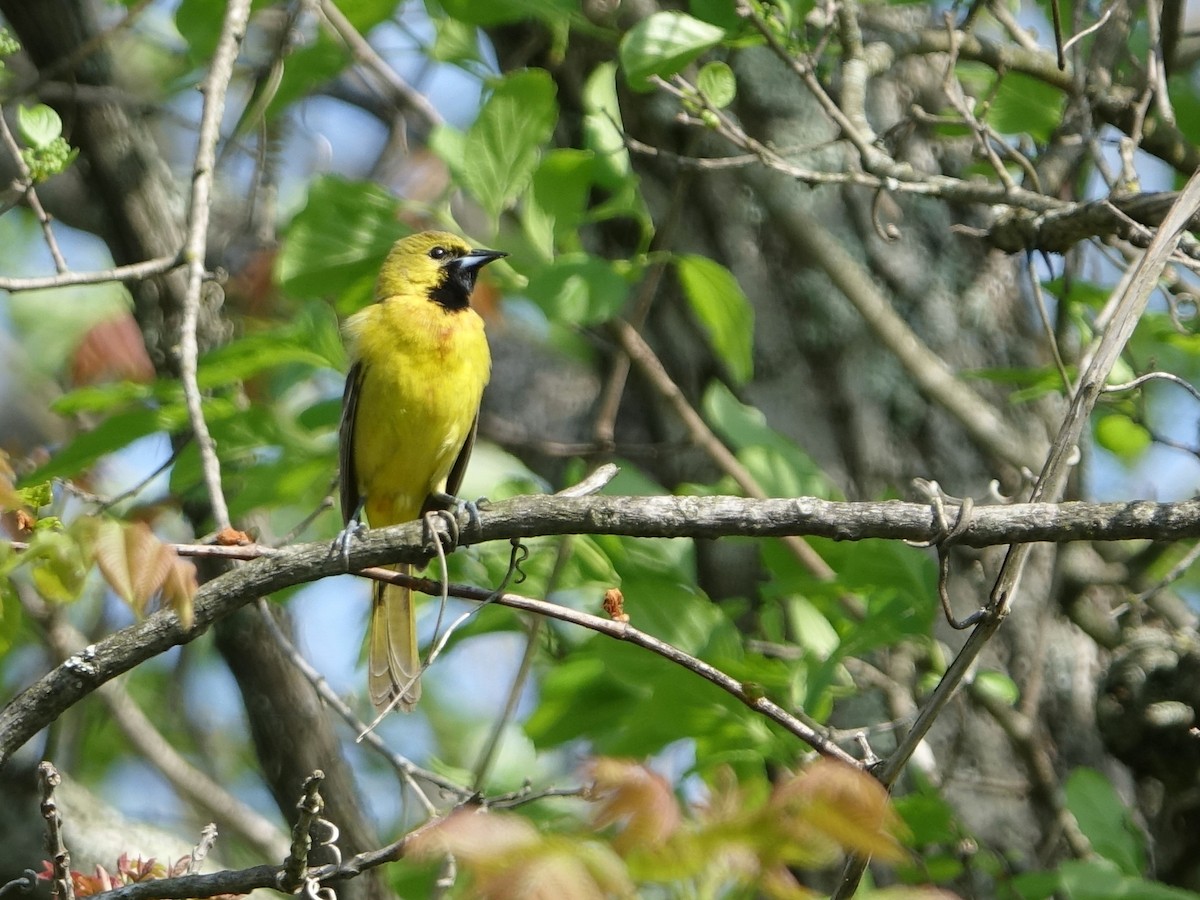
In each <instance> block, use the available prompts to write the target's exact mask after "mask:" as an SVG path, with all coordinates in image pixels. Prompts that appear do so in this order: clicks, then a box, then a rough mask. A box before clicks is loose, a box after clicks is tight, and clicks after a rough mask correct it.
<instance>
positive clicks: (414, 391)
mask: <svg viewBox="0 0 1200 900" xmlns="http://www.w3.org/2000/svg"><path fill="white" fill-rule="evenodd" d="M346 337H347V339H348V343H349V346H350V354H351V357H352V358H353V359H357V360H359V361H361V363H362V381H361V383H360V387H359V391H360V393H359V397H358V410H357V415H356V417H355V423H354V465H355V469H356V471H357V474H358V483H359V486H360V488H361V490H362V493H364V494H365V495H366V497H367V507H366V510H367V519H368V521H369V522H370V524H371V526H372V527H376V528H377V527H380V526H384V525H393V524H396V523H399V522H407V521H410V520H412V519H415V518H416V517H417V516H418V515H419V514H420V512H421V506H422V505H423V504H424V502H425V498H426V497H427V496H428V495H429V494H430V493H432V492H435V491H443V490H445V485H446V477H447V476H448V475H449V473H450V469H451V467H452V466H453V465H454V461H455V459H457V457H458V454H459V451H460V450H461V449H462V447H463V444H464V443H465V442H466V440H467V437H468V436H469V435H470V433H471V427H472V425H473V424H474V421H475V415H476V413H477V411H478V410H479V402H480V399H481V397H482V395H483V388H484V386H485V385H486V384H487V381H488V377H489V375H490V373H491V355H490V353H489V352H488V345H487V339H486V338H485V337H484V333H483V320H482V319H480V318H479V316H478V314H476V313H475V311H474V310H472V309H470V308H469V307H465V308H462V309H447V308H446V307H443V306H441V305H439V304H437V303H435V302H432V301H431V300H429V299H428V298H427V297H425V296H421V297H405V296H400V297H389V298H386V299H384V300H381V301H379V302H378V303H375V304H372V305H371V306H369V307H367V308H366V309H364V310H362V311H361V312H359V313H357V314H355V315H354V316H352V317H351V318H350V319H349V320H348V321H347V322H346Z"/></svg>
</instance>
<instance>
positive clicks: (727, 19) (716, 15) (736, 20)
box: [688, 0, 742, 31]
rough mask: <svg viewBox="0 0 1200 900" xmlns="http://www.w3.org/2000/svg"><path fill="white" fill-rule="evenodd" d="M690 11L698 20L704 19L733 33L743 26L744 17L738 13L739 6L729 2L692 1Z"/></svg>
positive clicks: (721, 0)
mask: <svg viewBox="0 0 1200 900" xmlns="http://www.w3.org/2000/svg"><path fill="white" fill-rule="evenodd" d="M688 9H690V10H691V11H692V15H694V16H695V17H696V18H697V19H703V20H704V21H705V22H709V23H711V24H713V25H716V26H718V27H720V28H724V29H725V30H726V31H733V30H735V29H737V28H739V27H740V26H741V25H742V17H741V16H739V15H738V13H737V4H735V3H730V2H729V0H691V2H690V3H689V4H688Z"/></svg>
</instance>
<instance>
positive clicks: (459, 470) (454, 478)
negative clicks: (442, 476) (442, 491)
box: [446, 412, 479, 497]
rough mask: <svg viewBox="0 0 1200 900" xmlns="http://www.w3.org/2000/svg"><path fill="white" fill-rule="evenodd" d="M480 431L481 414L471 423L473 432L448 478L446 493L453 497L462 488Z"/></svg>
mask: <svg viewBox="0 0 1200 900" xmlns="http://www.w3.org/2000/svg"><path fill="white" fill-rule="evenodd" d="M477 431H479V413H478V412H477V413H475V421H474V422H472V423H471V432H470V434H468V435H467V439H466V440H465V441H463V445H462V449H461V450H459V451H458V459H456V460H454V465H453V466H451V467H450V474H449V475H447V476H446V493H447V494H449V495H450V496H452V497H457V496H458V489H459V487H461V486H462V480H463V474H464V473H465V472H466V471H467V462H468V461H470V459H471V451H472V450H473V449H474V448H475V433H476V432H477Z"/></svg>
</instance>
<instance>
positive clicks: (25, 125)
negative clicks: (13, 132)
mask: <svg viewBox="0 0 1200 900" xmlns="http://www.w3.org/2000/svg"><path fill="white" fill-rule="evenodd" d="M17 127H18V128H19V129H20V132H21V137H22V138H24V139H25V142H26V143H28V144H29V145H31V146H33V147H48V146H49V145H50V144H52V143H53V142H54V140H55V138H58V137H60V136H61V135H62V119H61V118H59V115H58V113H56V112H55V111H54V110H53V109H51V108H50V107H49V106H46V104H44V103H38V104H36V105H35V106H24V105H22V106H18V107H17Z"/></svg>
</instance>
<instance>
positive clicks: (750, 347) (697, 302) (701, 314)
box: [675, 256, 754, 384]
mask: <svg viewBox="0 0 1200 900" xmlns="http://www.w3.org/2000/svg"><path fill="white" fill-rule="evenodd" d="M675 269H676V271H677V272H678V273H679V281H680V283H681V284H682V285H683V293H684V295H685V296H686V297H687V299H688V302H689V303H690V304H691V306H692V312H694V313H695V314H696V317H697V318H698V319H699V320H700V323H701V324H702V325H703V326H704V330H705V331H706V332H708V338H709V340H710V341H711V342H712V346H713V350H715V351H716V354H717V356H719V357H720V359H721V361H722V362H723V363H724V364H725V365H726V366H727V367H728V369H729V372H730V374H731V375H732V376H733V378H734V380H735V381H736V382H738V383H739V384H744V383H745V382H747V381H749V380H750V377H751V376H752V375H753V374H754V310H753V309H752V308H751V306H750V301H749V300H747V299H746V295H745V294H744V293H742V288H741V286H740V285H739V284H738V283H737V279H736V278H734V277H733V273H732V272H730V271H729V270H728V269H726V268H725V267H724V266H723V265H721V264H720V263H718V262H714V261H713V260H711V259H708V258H707V257H704V256H680V257H677V258H676V260H675Z"/></svg>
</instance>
